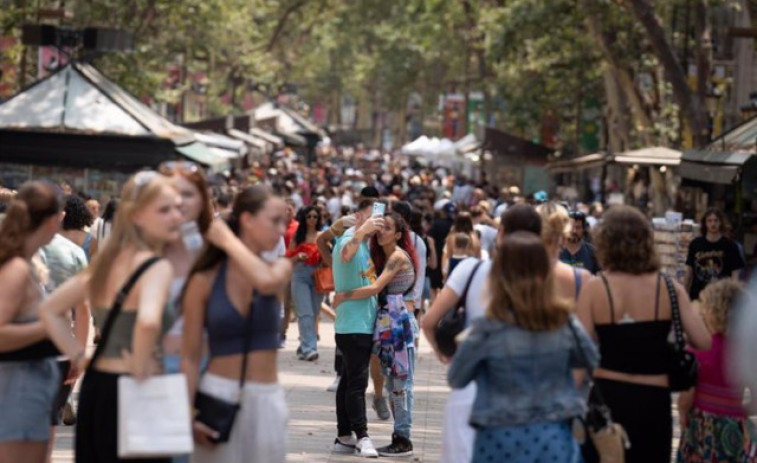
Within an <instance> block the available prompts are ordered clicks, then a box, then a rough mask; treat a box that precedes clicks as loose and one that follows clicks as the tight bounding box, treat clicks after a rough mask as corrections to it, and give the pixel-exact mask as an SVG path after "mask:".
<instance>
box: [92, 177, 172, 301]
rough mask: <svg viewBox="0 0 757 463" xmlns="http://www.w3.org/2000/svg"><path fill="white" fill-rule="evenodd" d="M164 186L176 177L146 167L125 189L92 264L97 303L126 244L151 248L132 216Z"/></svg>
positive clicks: (141, 248)
mask: <svg viewBox="0 0 757 463" xmlns="http://www.w3.org/2000/svg"><path fill="white" fill-rule="evenodd" d="M164 187H173V181H172V180H171V179H170V178H169V177H166V176H164V175H160V174H159V173H157V172H155V171H142V172H139V173H137V174H135V175H133V176H132V177H131V178H130V179H129V180H128V181H127V182H126V184H125V185H124V187H123V189H122V190H121V201H120V202H119V204H118V209H117V210H116V215H115V217H114V220H113V226H112V228H111V230H110V235H108V240H107V241H106V242H105V246H104V247H103V249H101V250H100V252H98V253H97V256H96V257H95V258H94V259H93V260H92V263H91V264H90V265H89V267H88V271H89V274H90V281H89V292H90V300H91V301H92V304H93V305H94V306H95V307H98V306H102V305H103V304H104V303H105V299H106V294H105V288H106V286H107V282H108V276H109V275H110V269H111V267H112V266H113V264H114V262H115V261H116V258H117V257H118V254H119V253H120V252H121V250H123V249H124V248H125V247H135V248H136V249H138V250H143V249H149V248H150V246H149V245H148V243H147V242H146V241H145V240H144V238H143V236H142V233H141V232H140V231H139V229H138V227H137V226H136V224H135V223H134V221H133V220H132V216H133V214H134V213H135V212H136V211H139V210H140V209H142V208H144V207H145V206H147V205H148V204H150V203H151V202H152V201H153V200H155V198H157V197H158V195H159V194H160V193H161V191H162V190H163V188H164Z"/></svg>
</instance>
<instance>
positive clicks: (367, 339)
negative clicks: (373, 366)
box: [336, 334, 373, 439]
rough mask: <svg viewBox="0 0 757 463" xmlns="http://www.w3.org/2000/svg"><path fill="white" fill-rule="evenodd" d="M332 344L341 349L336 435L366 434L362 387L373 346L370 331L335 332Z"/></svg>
mask: <svg viewBox="0 0 757 463" xmlns="http://www.w3.org/2000/svg"><path fill="white" fill-rule="evenodd" d="M336 347H337V348H338V349H339V350H340V351H342V375H341V376H342V379H341V381H339V388H338V389H337V390H336V426H337V433H338V435H339V436H347V435H349V434H350V431H352V432H354V433H355V435H356V436H357V438H358V439H361V438H363V437H366V436H367V435H368V419H367V418H366V414H365V390H366V389H367V388H368V370H369V366H370V363H371V350H372V348H373V335H372V334H337V335H336Z"/></svg>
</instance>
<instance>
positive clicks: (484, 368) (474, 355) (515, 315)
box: [448, 232, 598, 463]
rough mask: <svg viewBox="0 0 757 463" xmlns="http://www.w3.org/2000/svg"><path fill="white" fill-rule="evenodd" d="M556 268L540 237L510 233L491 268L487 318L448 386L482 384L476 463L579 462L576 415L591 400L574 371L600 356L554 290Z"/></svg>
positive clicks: (458, 358) (462, 350) (462, 349)
mask: <svg viewBox="0 0 757 463" xmlns="http://www.w3.org/2000/svg"><path fill="white" fill-rule="evenodd" d="M552 267H553V263H552V261H551V258H550V256H549V255H548V254H547V250H546V249H545V247H544V244H543V243H542V240H541V238H540V237H539V236H538V235H535V234H533V233H529V232H515V233H511V234H508V235H506V236H505V237H504V239H503V240H502V244H501V245H500V246H499V247H498V249H497V252H496V255H495V257H494V262H493V263H492V267H491V273H490V274H489V289H490V291H491V300H490V302H489V305H488V308H487V311H486V316H485V317H484V318H479V319H476V320H474V321H473V322H472V328H471V331H470V334H469V335H468V336H467V338H466V339H465V340H464V341H463V342H462V344H461V345H460V346H459V347H458V350H457V353H456V354H455V356H454V357H453V359H452V365H451V366H450V369H449V372H448V380H449V384H450V386H452V387H453V388H461V387H465V386H466V385H467V384H468V383H469V382H471V381H476V384H477V386H478V390H477V393H476V399H475V402H474V404H473V411H472V413H471V415H470V423H471V425H472V426H473V427H475V428H476V438H475V443H474V446H473V460H472V461H473V463H479V462H489V461H508V462H515V463H520V462H533V461H553V462H566V463H577V462H579V461H581V452H580V450H579V448H578V443H577V442H576V441H575V439H574V438H573V434H572V429H571V421H572V419H573V418H577V417H581V416H583V415H584V414H585V412H586V402H585V400H584V398H583V397H582V396H581V394H579V392H578V390H577V389H576V386H575V384H574V382H573V377H572V375H571V371H572V370H573V369H576V368H587V369H592V368H594V366H595V365H596V363H597V360H598V358H597V357H598V355H597V349H596V347H595V346H594V343H593V342H592V341H591V339H590V338H589V336H588V335H587V334H586V332H584V330H583V328H582V327H581V324H580V323H578V321H577V320H576V319H575V318H573V316H572V315H571V314H570V304H569V303H567V302H566V301H563V300H561V299H560V298H558V297H557V296H556V295H555V288H554V277H553V275H552Z"/></svg>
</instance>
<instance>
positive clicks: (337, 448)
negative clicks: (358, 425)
mask: <svg viewBox="0 0 757 463" xmlns="http://www.w3.org/2000/svg"><path fill="white" fill-rule="evenodd" d="M355 444H357V439H355V435H354V434H353V435H350V438H349V439H340V438H339V437H337V438H336V439H334V449H333V452H334V453H344V454H352V453H355Z"/></svg>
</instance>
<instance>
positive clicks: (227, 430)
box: [194, 304, 253, 444]
mask: <svg viewBox="0 0 757 463" xmlns="http://www.w3.org/2000/svg"><path fill="white" fill-rule="evenodd" d="M252 309H253V306H252V304H250V310H249V311H248V313H247V318H246V319H245V322H246V329H245V334H244V354H243V355H242V371H241V374H240V376H239V395H238V396H237V401H236V402H228V401H226V400H223V399H219V398H218V397H214V396H212V395H210V394H206V393H204V392H202V391H200V390H198V391H197V392H196V393H195V402H194V406H195V413H196V414H195V421H199V422H200V423H202V424H204V425H205V426H207V427H208V428H210V429H212V430H213V431H215V432H217V433H218V437H217V438H211V439H210V440H211V441H212V442H214V443H216V444H219V443H223V442H228V441H229V439H230V438H231V430H232V428H233V427H234V421H235V420H236V418H237V413H239V409H240V408H241V405H242V394H243V392H244V382H245V379H246V377H247V355H248V354H249V352H248V351H249V347H250V337H251V336H252V333H251V332H252Z"/></svg>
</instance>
